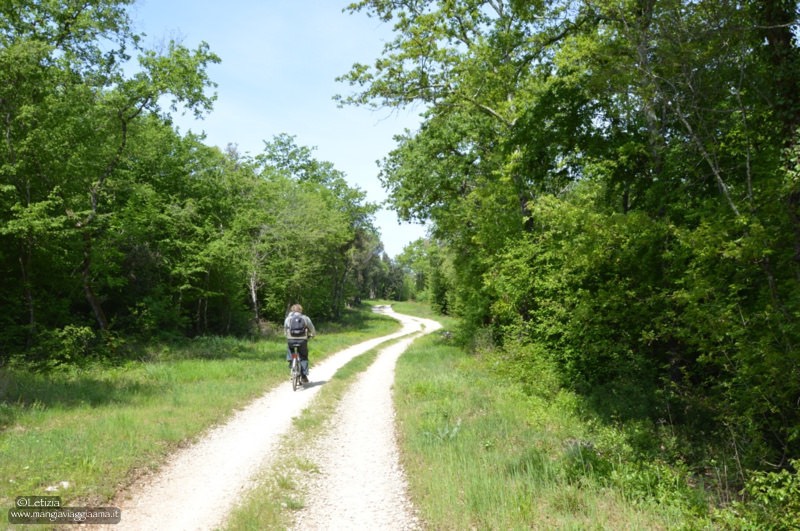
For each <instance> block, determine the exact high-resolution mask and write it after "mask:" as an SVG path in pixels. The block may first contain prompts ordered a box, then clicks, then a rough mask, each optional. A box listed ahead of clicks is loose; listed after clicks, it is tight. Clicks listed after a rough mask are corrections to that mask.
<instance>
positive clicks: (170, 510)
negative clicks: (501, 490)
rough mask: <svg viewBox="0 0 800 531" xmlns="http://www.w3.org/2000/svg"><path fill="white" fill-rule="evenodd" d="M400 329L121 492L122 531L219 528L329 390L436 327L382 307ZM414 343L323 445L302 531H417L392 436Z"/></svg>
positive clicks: (318, 369)
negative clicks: (402, 371) (362, 362)
mask: <svg viewBox="0 0 800 531" xmlns="http://www.w3.org/2000/svg"><path fill="white" fill-rule="evenodd" d="M382 311H384V312H385V313H386V314H388V315H391V316H392V317H394V318H396V319H398V320H400V321H401V322H402V323H403V328H402V330H400V331H399V332H396V333H394V334H390V335H387V336H383V337H380V338H376V339H372V340H369V341H365V342H363V343H360V344H358V345H355V346H353V347H350V348H347V349H345V350H343V351H341V352H338V353H336V354H334V355H332V356H331V357H329V358H327V359H326V360H324V361H322V362H320V363H319V364H314V363H313V362H314V358H313V348H312V352H311V361H312V364H311V372H310V377H311V382H312V383H313V384H316V385H311V386H308V387H306V388H305V389H302V390H298V391H296V392H293V391H292V389H291V385H289V382H288V378H287V381H286V383H285V385H279V386H278V387H277V388H276V389H275V390H273V391H271V392H269V393H267V394H265V395H264V396H262V397H261V398H258V399H257V400H255V401H253V402H252V403H250V404H249V405H248V406H247V407H245V408H244V409H242V410H240V411H238V412H236V413H235V414H234V415H233V416H232V417H231V419H230V420H229V421H228V422H227V423H226V424H224V425H221V426H218V427H216V428H213V429H211V430H210V431H209V432H208V433H207V434H205V436H203V437H202V438H201V439H200V440H198V442H196V443H195V444H193V445H191V446H189V447H187V448H185V449H183V450H181V451H179V452H177V453H176V454H175V455H174V456H172V458H171V459H170V460H169V461H168V462H167V463H166V464H165V465H164V466H163V467H162V468H161V469H160V470H159V472H158V473H157V474H155V475H153V476H152V477H148V478H146V479H145V480H143V481H142V482H141V483H140V484H136V485H134V486H133V487H131V488H130V489H128V490H127V491H126V492H124V493H122V494H121V495H120V496H119V497H118V499H117V500H115V502H114V505H115V506H117V507H120V508H121V509H122V521H121V522H120V523H119V524H117V525H114V526H111V527H109V529H113V530H115V531H121V530H124V529H133V530H145V529H169V530H195V529H216V528H219V527H220V526H221V525H223V523H224V521H225V517H226V515H227V513H228V512H229V511H230V510H231V508H233V507H234V506H235V505H236V503H237V502H238V501H239V500H240V499H241V498H242V497H243V496H244V495H245V494H246V493H247V491H248V489H249V488H250V487H251V486H252V485H251V482H252V480H253V479H254V478H255V476H256V475H257V473H258V471H259V470H261V469H262V468H263V467H266V466H268V465H269V464H270V463H271V462H272V460H273V459H274V458H275V457H276V456H277V454H278V452H277V450H278V443H279V441H280V438H281V436H282V435H284V434H285V433H287V431H288V430H289V429H290V427H291V420H292V418H293V417H296V416H297V415H299V414H300V413H301V412H302V411H303V409H305V408H306V407H307V406H308V405H309V403H310V402H311V399H312V398H313V397H314V396H315V395H316V393H317V392H318V391H319V389H320V388H321V384H324V383H325V382H326V381H328V380H329V379H330V378H331V376H333V374H334V373H335V372H336V371H337V370H338V369H339V368H341V367H342V366H343V365H344V364H345V363H347V362H348V361H349V360H351V359H352V358H354V357H355V356H358V355H360V354H363V353H364V352H367V351H368V350H371V349H373V348H376V347H377V346H378V345H380V344H381V343H384V342H386V341H389V340H392V339H397V338H401V337H404V336H410V335H411V334H414V335H415V336H416V332H423V333H428V332H432V331H433V330H436V329H437V328H439V326H440V325H439V324H438V323H437V322H435V321H431V320H427V319H419V318H416V317H410V316H406V315H402V314H397V313H395V312H393V311H392V310H391V309H390V308H384V309H383V310H382ZM412 340H413V337H407V338H406V339H404V340H403V341H401V342H399V343H397V344H395V345H392V346H389V347H387V348H386V349H384V350H383V351H381V353H380V355H379V357H378V359H377V360H376V362H375V363H374V364H373V365H372V366H371V367H370V368H369V369H368V370H367V371H366V372H365V373H364V374H363V376H362V377H361V378H359V380H358V381H357V382H356V383H355V384H354V385H353V387H352V389H351V390H350V391H349V392H348V393H347V394H346V396H345V397H344V398H343V401H342V404H341V406H340V409H339V411H338V413H337V418H336V419H335V423H334V426H335V428H334V430H333V431H332V432H331V433H330V435H328V436H326V437H323V439H322V440H321V441H320V442H319V444H318V445H317V447H316V449H315V452H314V454H313V455H314V456H315V457H316V460H317V462H318V464H319V465H320V468H321V474H320V477H319V479H318V481H315V482H314V484H313V485H312V486H311V487H310V489H311V490H310V491H309V492H308V495H307V496H306V508H305V509H304V510H303V511H302V521H301V522H299V523H298V524H297V526H298V527H302V528H305V529H348V528H349V529H353V528H364V529H367V528H368V529H378V528H384V529H404V528H414V527H415V525H416V524H415V521H414V518H413V511H412V510H411V507H410V505H409V503H408V502H407V500H406V498H405V494H404V488H405V485H404V480H403V474H402V470H401V469H400V466H399V462H398V456H397V448H396V445H395V435H394V420H393V419H394V410H393V407H392V402H391V385H392V381H393V378H394V365H395V361H396V360H397V358H398V357H399V356H400V354H401V353H402V352H403V350H405V348H406V347H407V346H408V345H409V344H410V343H411V341H412Z"/></svg>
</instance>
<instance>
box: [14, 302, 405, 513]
mask: <svg viewBox="0 0 800 531" xmlns="http://www.w3.org/2000/svg"><path fill="white" fill-rule="evenodd" d="M347 317H348V318H347V320H346V321H345V324H335V325H327V324H324V323H321V324H320V325H319V326H318V327H317V328H318V332H319V335H318V337H317V338H315V339H314V340H313V343H312V347H311V362H312V364H313V363H315V362H316V361H319V360H321V359H324V358H325V357H327V356H329V355H330V354H332V353H334V352H336V351H338V350H340V349H342V348H344V347H346V346H349V345H352V344H356V343H358V342H360V341H363V340H365V339H368V338H370V337H376V336H380V335H385V334H388V333H391V332H393V331H395V330H397V329H398V327H399V325H398V323H397V321H395V320H394V319H390V318H388V317H386V316H381V315H378V314H374V313H372V312H371V310H370V309H368V308H362V309H360V310H358V311H352V312H350V313H349V314H348V316H347ZM285 348H286V347H285V340H284V339H283V338H281V337H273V338H270V339H264V340H258V341H252V340H243V339H234V338H222V337H207V338H198V339H196V340H191V341H186V342H183V343H176V344H159V345H148V346H146V347H144V348H142V349H140V351H139V352H138V355H137V358H138V359H137V360H129V361H125V362H120V363H118V364H116V365H112V364H110V363H105V364H101V363H95V364H93V365H88V366H84V367H69V366H65V367H62V368H60V369H58V370H55V371H51V372H49V373H46V374H42V373H37V372H35V371H32V370H30V369H28V368H26V367H24V366H20V365H17V366H12V367H5V368H3V369H2V372H0V455H2V459H0V507H11V506H12V503H13V500H14V498H15V497H17V496H31V495H57V496H61V497H62V504H63V505H73V506H75V505H79V504H103V503H105V502H108V501H109V500H111V499H112V498H113V497H114V495H115V493H116V492H117V491H118V489H120V488H121V487H124V486H125V485H127V484H129V483H130V482H132V481H133V480H135V479H136V478H137V477H139V476H140V475H142V474H144V473H147V472H149V471H152V470H154V469H156V468H157V467H158V466H159V464H160V463H162V462H163V460H164V459H165V457H166V456H167V455H168V454H169V453H171V452H172V451H174V450H175V449H176V448H178V447H180V446H182V445H185V444H188V443H190V442H192V441H193V440H195V439H196V438H197V437H199V436H200V435H202V433H203V432H204V431H206V430H207V429H208V428H209V427H211V426H213V425H214V424H217V423H221V422H223V421H224V420H225V419H226V418H227V417H228V416H229V415H230V414H231V413H232V411H233V410H235V409H236V408H239V407H242V406H244V405H245V404H247V403H248V402H249V401H250V400H252V399H253V398H255V397H257V396H259V395H261V394H263V393H264V392H265V391H267V390H268V389H270V388H272V387H274V386H275V385H277V384H279V383H282V382H284V381H285V380H286V361H285ZM6 519H7V513H4V516H3V517H2V519H1V520H0V521H2V522H6V523H7V521H6Z"/></svg>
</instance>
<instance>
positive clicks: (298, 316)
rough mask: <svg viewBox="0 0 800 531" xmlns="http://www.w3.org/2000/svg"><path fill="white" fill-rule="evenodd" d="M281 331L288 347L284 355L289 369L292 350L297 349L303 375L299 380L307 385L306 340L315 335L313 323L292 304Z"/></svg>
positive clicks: (300, 308) (297, 305)
mask: <svg viewBox="0 0 800 531" xmlns="http://www.w3.org/2000/svg"><path fill="white" fill-rule="evenodd" d="M283 329H284V331H285V332H286V340H287V343H288V347H289V348H288V352H287V353H286V359H287V360H288V361H289V367H291V366H292V349H293V348H295V347H297V352H298V354H300V370H301V371H302V374H303V376H302V378H301V379H302V382H303V383H308V340H309V339H310V338H312V337H314V335H316V333H317V331H316V329H315V328H314V323H312V322H311V319H310V318H309V317H308V316H307V315H305V314H303V307H302V306H300V305H299V304H293V305H292V307H291V308H290V309H289V315H287V316H286V320H285V321H284V322H283Z"/></svg>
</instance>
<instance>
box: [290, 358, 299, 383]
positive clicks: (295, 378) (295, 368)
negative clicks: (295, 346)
mask: <svg viewBox="0 0 800 531" xmlns="http://www.w3.org/2000/svg"><path fill="white" fill-rule="evenodd" d="M291 378H292V391H297V388H298V387H299V386H300V361H299V360H298V359H297V358H294V359H293V360H292V375H291Z"/></svg>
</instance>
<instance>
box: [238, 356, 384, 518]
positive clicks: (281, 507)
mask: <svg viewBox="0 0 800 531" xmlns="http://www.w3.org/2000/svg"><path fill="white" fill-rule="evenodd" d="M396 341H397V340H396ZM392 343H393V342H392V341H389V342H386V343H383V344H381V345H380V347H378V348H377V349H373V350H370V351H368V352H365V353H364V354H361V355H359V356H357V357H355V358H353V359H352V360H350V361H349V362H347V363H346V364H345V365H344V366H343V367H342V368H341V369H339V370H338V371H336V374H334V375H333V377H331V379H330V381H328V383H326V384H325V386H324V387H322V388H321V389H320V390H319V392H318V393H317V396H315V397H314V400H313V401H312V403H311V405H310V406H309V407H307V408H306V409H304V410H303V412H302V413H301V414H300V416H298V417H296V418H295V419H293V421H292V424H293V426H292V431H291V432H290V433H287V434H286V435H284V436H283V437H282V439H281V444H280V446H281V447H282V448H285V451H282V455H281V459H279V460H278V462H276V463H275V464H274V465H272V466H271V467H270V468H268V469H267V470H265V471H263V472H261V473H260V475H259V479H258V480H257V484H256V486H255V487H254V488H253V489H252V490H251V491H249V492H248V493H247V495H246V496H245V498H244V500H243V501H242V503H241V504H240V505H239V506H237V507H236V508H235V509H234V510H233V511H232V512H231V514H230V515H229V517H228V521H227V523H226V527H225V529H227V530H228V531H251V530H252V531H260V530H261V529H286V528H287V527H288V526H290V525H291V523H292V518H293V514H294V513H295V512H296V511H299V510H302V509H304V508H305V499H304V496H303V492H304V491H305V488H304V485H305V484H306V482H307V478H308V476H309V474H315V473H318V472H319V468H318V466H317V464H316V463H315V462H314V460H313V457H312V456H310V455H308V450H307V448H306V445H304V441H313V440H315V439H317V438H318V437H320V436H321V435H322V434H323V433H324V432H325V430H326V429H327V428H328V427H329V425H330V424H329V423H330V421H331V419H332V418H333V415H334V414H335V413H336V408H337V407H338V405H339V402H340V401H341V399H342V397H343V396H344V394H345V393H346V392H347V389H348V388H349V387H350V385H351V384H352V383H353V382H354V381H355V379H356V378H357V377H358V375H359V374H361V373H362V372H364V371H365V370H366V369H367V368H368V367H369V366H370V365H371V364H372V362H373V361H375V358H376V357H377V355H378V352H379V351H380V350H382V349H384V348H386V347H388V346H389V345H391V344H392ZM298 442H299V444H298Z"/></svg>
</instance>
